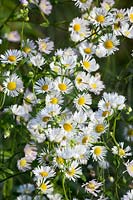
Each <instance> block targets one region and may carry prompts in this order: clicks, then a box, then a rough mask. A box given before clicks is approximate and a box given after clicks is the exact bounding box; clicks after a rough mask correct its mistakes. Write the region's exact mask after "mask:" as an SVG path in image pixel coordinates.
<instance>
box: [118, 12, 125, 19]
mask: <svg viewBox="0 0 133 200" xmlns="http://www.w3.org/2000/svg"><path fill="white" fill-rule="evenodd" d="M116 18H117V19H118V18H119V19H123V18H124V15H123V13H121V12H119V13H117V15H116Z"/></svg>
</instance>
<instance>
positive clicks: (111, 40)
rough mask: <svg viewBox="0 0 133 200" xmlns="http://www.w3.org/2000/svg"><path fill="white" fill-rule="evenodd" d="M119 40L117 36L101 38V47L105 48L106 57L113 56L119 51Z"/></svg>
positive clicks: (108, 35) (109, 35) (107, 35)
mask: <svg viewBox="0 0 133 200" xmlns="http://www.w3.org/2000/svg"><path fill="white" fill-rule="evenodd" d="M118 45H119V40H118V39H117V38H116V36H115V35H112V34H111V33H110V34H106V35H104V36H101V38H100V43H99V46H102V47H103V48H104V51H105V52H106V56H109V55H111V54H113V53H114V52H115V51H117V50H118V47H117V46H118Z"/></svg>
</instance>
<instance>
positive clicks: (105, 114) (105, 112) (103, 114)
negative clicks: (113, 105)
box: [102, 111, 110, 117]
mask: <svg viewBox="0 0 133 200" xmlns="http://www.w3.org/2000/svg"><path fill="white" fill-rule="evenodd" d="M109 113H110V112H109V111H103V113H102V116H103V117H106V116H108V115H109Z"/></svg>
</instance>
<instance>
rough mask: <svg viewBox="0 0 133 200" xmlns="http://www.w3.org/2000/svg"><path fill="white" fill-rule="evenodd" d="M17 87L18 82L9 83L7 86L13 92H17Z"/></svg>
mask: <svg viewBox="0 0 133 200" xmlns="http://www.w3.org/2000/svg"><path fill="white" fill-rule="evenodd" d="M16 87H17V85H16V82H9V83H8V84H7V88H8V90H11V91H12V90H15V89H16Z"/></svg>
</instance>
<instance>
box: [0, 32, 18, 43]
mask: <svg viewBox="0 0 133 200" xmlns="http://www.w3.org/2000/svg"><path fill="white" fill-rule="evenodd" d="M4 37H5V38H6V39H7V40H8V41H10V42H19V41H20V35H19V33H18V31H11V32H9V33H6V34H5V35H4Z"/></svg>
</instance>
